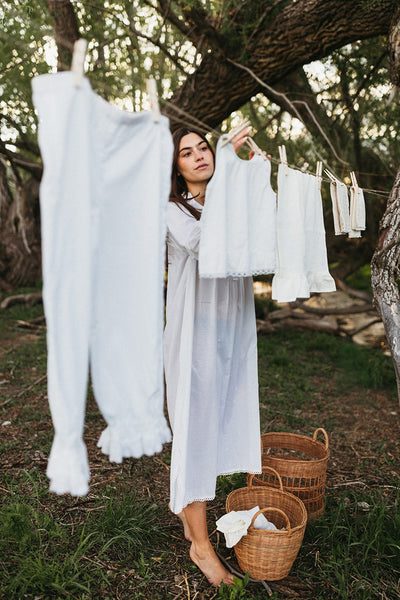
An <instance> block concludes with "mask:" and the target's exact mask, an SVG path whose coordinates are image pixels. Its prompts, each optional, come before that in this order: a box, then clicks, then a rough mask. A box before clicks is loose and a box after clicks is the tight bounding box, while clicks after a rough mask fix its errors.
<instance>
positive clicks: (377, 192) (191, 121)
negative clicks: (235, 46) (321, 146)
mask: <svg viewBox="0 0 400 600" xmlns="http://www.w3.org/2000/svg"><path fill="white" fill-rule="evenodd" d="M164 105H166V106H168V107H170V108H172V109H174V110H176V111H177V112H178V113H180V114H181V115H183V116H185V117H188V120H184V119H175V120H177V121H179V122H181V123H183V124H184V125H188V126H193V125H196V128H197V129H199V131H202V132H203V133H212V134H213V135H215V136H216V137H218V138H220V137H221V135H224V134H223V133H222V134H221V133H220V132H219V131H217V130H215V129H212V128H211V127H209V126H207V124H206V123H204V122H203V121H200V120H199V119H197V118H196V117H193V116H192V115H190V113H187V112H186V111H184V110H183V109H181V108H179V107H177V106H176V105H175V104H172V103H171V102H168V100H166V101H165V102H164ZM257 133H258V131H256V133H255V134H254V135H253V136H252V137H255V136H256V135H257ZM271 161H272V162H274V163H276V164H279V163H280V160H279V159H277V158H274V157H271ZM322 162H323V163H324V164H325V165H326V166H327V167H328V168H329V169H330V170H332V171H333V169H331V167H330V166H329V164H328V163H326V162H325V161H322ZM287 164H288V166H289V167H290V168H291V169H294V170H296V171H301V172H303V173H308V174H309V175H315V172H313V171H309V170H307V169H304V168H301V167H298V166H296V165H293V164H290V163H287ZM321 180H322V181H324V182H326V183H330V179H327V178H325V177H321ZM345 185H346V186H347V188H350V186H349V185H347V184H345ZM362 189H363V191H364V192H367V193H368V194H371V195H374V196H378V197H383V198H387V197H388V192H385V191H384V190H376V189H369V188H362Z"/></svg>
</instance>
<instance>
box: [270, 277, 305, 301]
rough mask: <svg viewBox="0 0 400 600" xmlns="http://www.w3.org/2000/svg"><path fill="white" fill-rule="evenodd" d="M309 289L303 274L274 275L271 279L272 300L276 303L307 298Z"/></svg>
mask: <svg viewBox="0 0 400 600" xmlns="http://www.w3.org/2000/svg"><path fill="white" fill-rule="evenodd" d="M309 297H310V287H309V285H308V281H307V277H306V276H305V275H304V274H303V273H292V274H289V273H286V274H282V273H276V275H274V278H273V279H272V299H273V300H276V302H294V301H295V300H296V299H297V298H309Z"/></svg>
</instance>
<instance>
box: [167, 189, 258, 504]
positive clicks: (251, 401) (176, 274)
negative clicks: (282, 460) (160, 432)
mask: <svg viewBox="0 0 400 600" xmlns="http://www.w3.org/2000/svg"><path fill="white" fill-rule="evenodd" d="M189 202H190V203H191V204H192V205H193V206H195V207H196V208H197V209H198V210H201V209H202V207H201V205H200V204H198V203H197V202H196V201H195V200H194V199H191V200H189ZM167 225H168V236H167V241H168V290H167V324H166V328H165V336H164V347H165V378H166V384H167V402H168V412H169V417H170V423H171V426H172V431H173V444H172V460H171V509H172V511H173V512H175V513H179V512H181V510H182V509H183V508H184V507H185V506H187V504H189V503H191V502H194V501H195V500H199V501H205V500H211V499H213V498H214V497H215V485H216V477H217V475H222V474H229V473H234V472H250V473H259V472H260V471H261V452H260V424H259V406H258V375H257V336H256V322H255V311H254V293H253V285H252V279H251V277H247V278H237V279H233V278H220V279H216V278H214V279H209V278H205V279H203V278H199V274H198V251H199V242H200V230H201V220H200V221H196V219H195V218H194V217H192V216H191V215H190V214H189V213H188V212H187V211H186V210H185V209H184V208H182V209H181V208H180V207H179V206H178V205H176V204H175V203H172V202H170V203H169V206H168V217H167Z"/></svg>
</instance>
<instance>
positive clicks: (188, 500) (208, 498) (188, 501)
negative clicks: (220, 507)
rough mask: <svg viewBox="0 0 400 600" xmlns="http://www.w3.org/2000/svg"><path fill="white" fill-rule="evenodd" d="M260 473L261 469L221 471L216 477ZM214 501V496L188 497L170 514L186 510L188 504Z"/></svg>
mask: <svg viewBox="0 0 400 600" xmlns="http://www.w3.org/2000/svg"><path fill="white" fill-rule="evenodd" d="M261 472H262V470H261V469H258V470H257V471H253V470H249V469H234V470H232V471H223V472H221V473H218V474H217V477H220V476H225V475H234V474H235V473H249V474H250V475H259V474H260V473H261ZM214 499H215V494H214V495H213V496H203V497H197V498H196V497H194V498H190V497H186V498H185V499H184V500H183V502H182V506H181V507H180V508H179V509H178V510H176V511H175V510H173V511H172V512H174V513H175V514H179V513H180V512H182V510H183V509H184V508H186V506H188V504H192V502H210V501H211V500H214Z"/></svg>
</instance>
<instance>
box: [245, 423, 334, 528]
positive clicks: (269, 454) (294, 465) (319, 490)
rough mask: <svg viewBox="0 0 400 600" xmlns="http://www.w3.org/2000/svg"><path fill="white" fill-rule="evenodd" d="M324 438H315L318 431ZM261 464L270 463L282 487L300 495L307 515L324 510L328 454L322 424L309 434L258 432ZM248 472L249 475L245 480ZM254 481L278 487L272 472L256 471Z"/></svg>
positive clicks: (314, 516)
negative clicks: (259, 433)
mask: <svg viewBox="0 0 400 600" xmlns="http://www.w3.org/2000/svg"><path fill="white" fill-rule="evenodd" d="M319 432H321V433H322V434H323V435H324V438H325V441H324V443H321V442H319V441H318V440H317V436H318V433H319ZM261 454H262V466H263V467H267V466H268V467H272V468H273V469H275V470H276V471H278V473H279V475H280V476H281V479H282V484H283V489H284V490H285V491H287V492H289V493H291V494H294V495H295V496H297V497H298V498H300V499H301V500H302V501H303V502H304V505H305V507H306V509H307V514H308V518H309V519H316V518H317V517H320V516H321V515H322V514H323V512H324V499H325V483H326V468H327V463H328V458H329V441H328V434H327V433H326V431H325V429H322V428H321V427H320V428H318V429H316V430H315V432H314V435H313V437H312V438H309V437H306V436H304V435H298V434H295V433H283V432H279V433H264V434H263V435H262V436H261ZM249 480H250V476H248V482H249ZM253 485H268V486H272V487H275V488H277V487H279V485H280V484H279V481H278V480H277V478H276V477H275V475H273V474H270V473H268V472H266V473H264V472H263V475H256V476H255V478H254V481H253Z"/></svg>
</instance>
